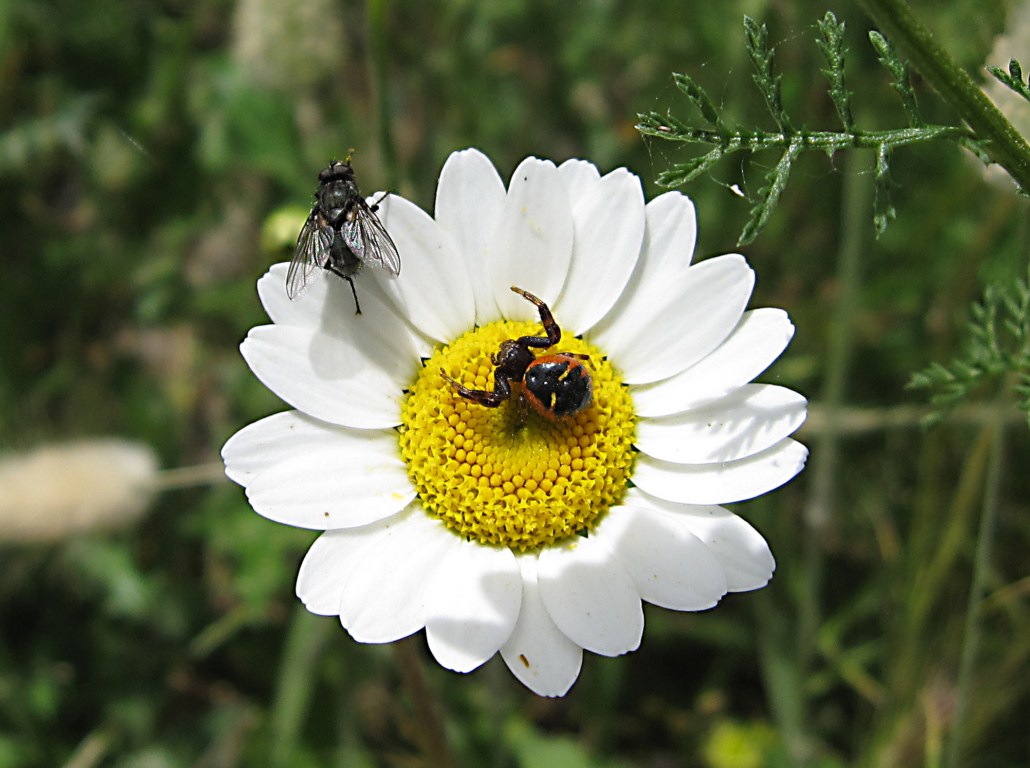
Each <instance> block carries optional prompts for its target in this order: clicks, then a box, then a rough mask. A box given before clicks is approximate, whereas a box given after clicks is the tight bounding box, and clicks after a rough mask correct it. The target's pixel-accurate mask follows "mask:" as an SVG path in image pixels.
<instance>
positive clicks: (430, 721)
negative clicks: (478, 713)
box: [391, 637, 454, 768]
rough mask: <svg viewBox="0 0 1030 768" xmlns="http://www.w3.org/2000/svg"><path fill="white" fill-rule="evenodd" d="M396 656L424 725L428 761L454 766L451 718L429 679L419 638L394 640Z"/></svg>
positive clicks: (447, 767)
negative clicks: (449, 730) (449, 736)
mask: <svg viewBox="0 0 1030 768" xmlns="http://www.w3.org/2000/svg"><path fill="white" fill-rule="evenodd" d="M391 647H392V648H393V656H394V660H395V661H396V663H397V669H398V671H399V672H400V675H401V679H402V680H403V681H404V687H405V688H406V689H407V691H408V695H409V696H410V697H411V703H412V704H413V705H414V707H415V714H416V717H417V724H418V726H419V728H420V729H421V734H420V735H421V742H422V743H421V745H420V746H421V747H422V749H423V751H424V753H425V758H426V763H427V764H428V765H432V766H434V767H435V768H452V766H453V765H454V758H453V756H452V755H451V750H450V746H449V745H448V742H447V722H446V721H445V720H444V718H443V714H442V713H441V712H440V703H439V701H438V700H437V697H436V695H435V694H434V693H433V691H432V689H431V688H430V687H429V683H428V682H426V675H425V664H424V662H423V658H422V653H421V648H420V647H419V642H418V640H416V639H415V638H413V637H406V638H404V639H403V640H398V641H397V642H395V643H393V644H392V646H391Z"/></svg>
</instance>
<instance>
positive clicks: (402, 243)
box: [376, 195, 476, 342]
mask: <svg viewBox="0 0 1030 768" xmlns="http://www.w3.org/2000/svg"><path fill="white" fill-rule="evenodd" d="M379 218H380V219H381V220H382V222H383V226H385V227H386V228H387V230H388V231H389V232H390V237H392V238H393V241H394V243H395V244H396V246H397V251H398V253H400V254H401V259H402V266H401V273H402V275H403V278H397V279H394V278H393V277H391V276H389V275H386V274H384V273H382V272H378V273H377V274H376V280H377V282H378V283H379V286H380V288H381V289H382V290H383V291H384V292H385V293H386V295H387V296H389V297H390V299H391V300H392V301H393V303H394V304H395V305H396V307H397V309H398V312H399V314H400V315H401V316H402V317H406V318H408V320H409V321H410V322H411V324H412V325H414V326H415V328H417V329H418V330H419V331H421V332H422V333H424V334H426V335H427V336H429V337H430V338H433V339H436V340H437V341H442V342H448V341H452V340H453V339H454V338H456V337H457V336H460V335H461V334H462V333H464V332H465V331H467V330H469V329H471V328H472V326H473V325H474V324H475V321H476V303H475V297H474V295H473V292H472V278H471V277H470V276H469V272H468V267H467V264H466V261H465V259H464V257H463V256H462V253H461V249H460V248H459V247H458V245H457V244H456V243H455V242H454V240H453V239H452V238H451V236H450V234H448V233H447V231H446V230H444V229H443V228H442V227H441V226H440V225H438V224H437V223H436V222H435V221H434V220H433V219H432V217H431V216H429V214H427V213H426V212H425V211H423V210H422V209H421V208H419V207H418V206H417V205H415V204H414V203H411V202H409V201H407V200H405V199H404V198H403V197H399V196H396V195H390V196H388V197H387V198H385V199H384V200H383V201H382V202H381V203H380V204H379Z"/></svg>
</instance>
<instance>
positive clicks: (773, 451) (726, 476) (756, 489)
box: [633, 438, 808, 504]
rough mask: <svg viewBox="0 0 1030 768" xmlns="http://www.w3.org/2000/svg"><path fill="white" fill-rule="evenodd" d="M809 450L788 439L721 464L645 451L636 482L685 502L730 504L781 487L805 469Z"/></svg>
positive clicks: (655, 492) (634, 478)
mask: <svg viewBox="0 0 1030 768" xmlns="http://www.w3.org/2000/svg"><path fill="white" fill-rule="evenodd" d="M807 456H808V449H807V448H805V446H803V445H801V443H798V442H795V441H794V440H791V439H790V438H786V439H784V440H781V441H780V442H778V443H776V445H774V446H772V447H771V448H767V449H766V450H764V451H762V452H761V453H757V454H755V455H754V456H749V457H748V458H746V459H740V460H738V461H728V462H725V463H721V464H672V463H670V462H667V461H660V460H658V459H652V458H651V457H650V456H646V455H644V454H641V455H640V456H638V458H637V463H636V466H635V467H634V470H633V482H634V484H636V485H637V486H639V487H640V488H642V489H643V490H645V491H647V492H648V493H650V494H653V495H655V496H657V497H658V498H660V499H667V500H668V501H677V502H679V503H681V504H729V503H730V502H734V501H743V500H745V499H753V498H754V497H755V496H761V495H762V494H763V493H767V492H768V491H771V490H772V489H773V488H779V487H780V486H781V485H783V484H784V483H785V482H787V481H788V480H790V479H791V478H792V477H794V475H796V474H797V473H798V472H800V471H801V470H802V468H803V467H804V466H805V458H806V457H807Z"/></svg>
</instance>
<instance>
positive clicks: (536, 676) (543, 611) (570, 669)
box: [501, 555, 583, 696]
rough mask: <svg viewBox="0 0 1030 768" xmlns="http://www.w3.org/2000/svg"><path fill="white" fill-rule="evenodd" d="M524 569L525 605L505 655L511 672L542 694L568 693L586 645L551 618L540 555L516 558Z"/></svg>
mask: <svg viewBox="0 0 1030 768" xmlns="http://www.w3.org/2000/svg"><path fill="white" fill-rule="evenodd" d="M516 559H517V560H518V563H519V566H520V568H521V571H522V607H521V609H520V611H519V619H518V622H517V623H516V624H515V630H514V631H513V632H512V633H511V637H509V638H508V642H506V643H505V644H504V645H503V646H501V657H502V658H503V659H504V663H505V664H507V665H508V669H510V670H511V673H512V674H513V675H515V677H517V678H518V679H519V681H520V682H521V683H522V684H523V685H525V686H526V687H527V688H529V689H530V690H531V691H533V693H535V694H537V695H538V696H564V695H565V694H566V693H568V691H569V689H570V688H571V687H572V684H573V683H575V682H576V678H577V677H579V670H580V668H581V667H582V666H583V649H582V648H580V647H579V646H578V645H576V644H575V643H574V642H572V641H571V640H569V638H567V637H566V636H565V635H564V634H563V633H562V632H561V630H559V629H558V627H557V626H556V625H555V623H554V621H552V620H551V616H550V614H549V613H548V612H547V608H545V607H544V603H543V600H542V598H541V597H540V585H539V584H538V583H537V558H536V556H535V555H522V556H521V557H518V558H516Z"/></svg>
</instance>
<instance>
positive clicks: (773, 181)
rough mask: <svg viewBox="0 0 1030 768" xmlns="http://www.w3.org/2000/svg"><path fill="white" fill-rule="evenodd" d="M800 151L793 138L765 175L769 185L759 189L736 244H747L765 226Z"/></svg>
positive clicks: (798, 142)
mask: <svg viewBox="0 0 1030 768" xmlns="http://www.w3.org/2000/svg"><path fill="white" fill-rule="evenodd" d="M800 152H801V140H800V139H795V140H794V141H792V142H791V143H790V145H789V146H788V147H787V150H786V151H785V152H784V153H783V155H782V156H781V157H780V161H779V162H778V163H777V164H776V167H775V168H773V170H772V171H771V172H770V173H769V175H768V176H766V178H767V179H768V181H769V185H768V186H767V187H764V188H763V189H761V190H760V191H759V194H760V196H761V197H760V199H759V201H758V204H757V205H755V207H754V208H752V209H751V219H750V220H749V221H748V223H747V224H745V225H744V229H743V230H742V231H741V233H740V238H739V239H738V240H737V245H747V244H748V243H750V242H751V241H753V240H754V239H755V238H756V237H758V234H759V233H760V232H761V231H762V230H763V229H764V228H765V225H766V224H767V223H768V221H769V217H770V216H772V212H773V210H774V209H775V208H776V204H777V203H778V202H779V201H780V195H781V194H782V192H783V190H784V188H785V187H786V186H787V178H788V177H789V176H790V167H791V165H792V164H793V163H794V160H796V159H797V156H798V154H799V153H800Z"/></svg>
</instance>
